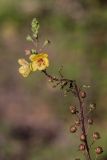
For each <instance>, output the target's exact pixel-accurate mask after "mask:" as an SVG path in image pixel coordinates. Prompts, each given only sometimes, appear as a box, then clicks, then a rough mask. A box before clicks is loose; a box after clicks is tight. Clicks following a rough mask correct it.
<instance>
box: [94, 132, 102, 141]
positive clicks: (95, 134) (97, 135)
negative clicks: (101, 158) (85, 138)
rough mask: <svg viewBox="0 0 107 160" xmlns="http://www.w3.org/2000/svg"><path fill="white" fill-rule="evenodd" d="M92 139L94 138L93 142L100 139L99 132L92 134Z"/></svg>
mask: <svg viewBox="0 0 107 160" xmlns="http://www.w3.org/2000/svg"><path fill="white" fill-rule="evenodd" d="M93 138H94V140H97V139H100V138H101V137H100V134H99V132H94V133H93Z"/></svg>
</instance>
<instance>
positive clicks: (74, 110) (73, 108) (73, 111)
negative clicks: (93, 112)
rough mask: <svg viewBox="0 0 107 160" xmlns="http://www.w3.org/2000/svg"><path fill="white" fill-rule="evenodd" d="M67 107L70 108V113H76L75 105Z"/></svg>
mask: <svg viewBox="0 0 107 160" xmlns="http://www.w3.org/2000/svg"><path fill="white" fill-rule="evenodd" d="M69 109H70V112H71V113H72V114H76V113H77V109H76V107H75V106H70V107H69Z"/></svg>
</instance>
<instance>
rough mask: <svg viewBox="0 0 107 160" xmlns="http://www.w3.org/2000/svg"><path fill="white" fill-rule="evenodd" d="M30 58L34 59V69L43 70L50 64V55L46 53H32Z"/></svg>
mask: <svg viewBox="0 0 107 160" xmlns="http://www.w3.org/2000/svg"><path fill="white" fill-rule="evenodd" d="M29 59H30V60H31V61H32V66H31V67H32V71H36V70H40V71H42V70H44V69H46V68H47V67H48V66H49V60H48V55H47V54H45V53H39V54H32V55H31V56H30V57H29Z"/></svg>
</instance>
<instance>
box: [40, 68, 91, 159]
mask: <svg viewBox="0 0 107 160" xmlns="http://www.w3.org/2000/svg"><path fill="white" fill-rule="evenodd" d="M42 72H43V73H44V74H45V75H46V76H47V77H48V78H49V79H51V80H52V81H56V82H67V83H72V85H73V89H74V91H75V94H76V97H77V98H78V101H79V108H80V118H81V131H82V133H83V134H84V136H85V140H84V143H85V146H86V151H87V157H86V158H87V160H92V159H91V155H90V147H89V145H88V140H87V134H86V128H85V115H84V102H83V99H82V98H81V96H80V89H79V87H78V85H77V83H76V81H75V80H70V79H66V78H56V77H53V76H52V75H50V74H49V73H47V71H46V70H43V71H42Z"/></svg>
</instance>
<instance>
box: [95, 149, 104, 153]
mask: <svg viewBox="0 0 107 160" xmlns="http://www.w3.org/2000/svg"><path fill="white" fill-rule="evenodd" d="M95 152H96V154H101V153H102V152H103V149H102V147H97V148H96V149H95Z"/></svg>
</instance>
